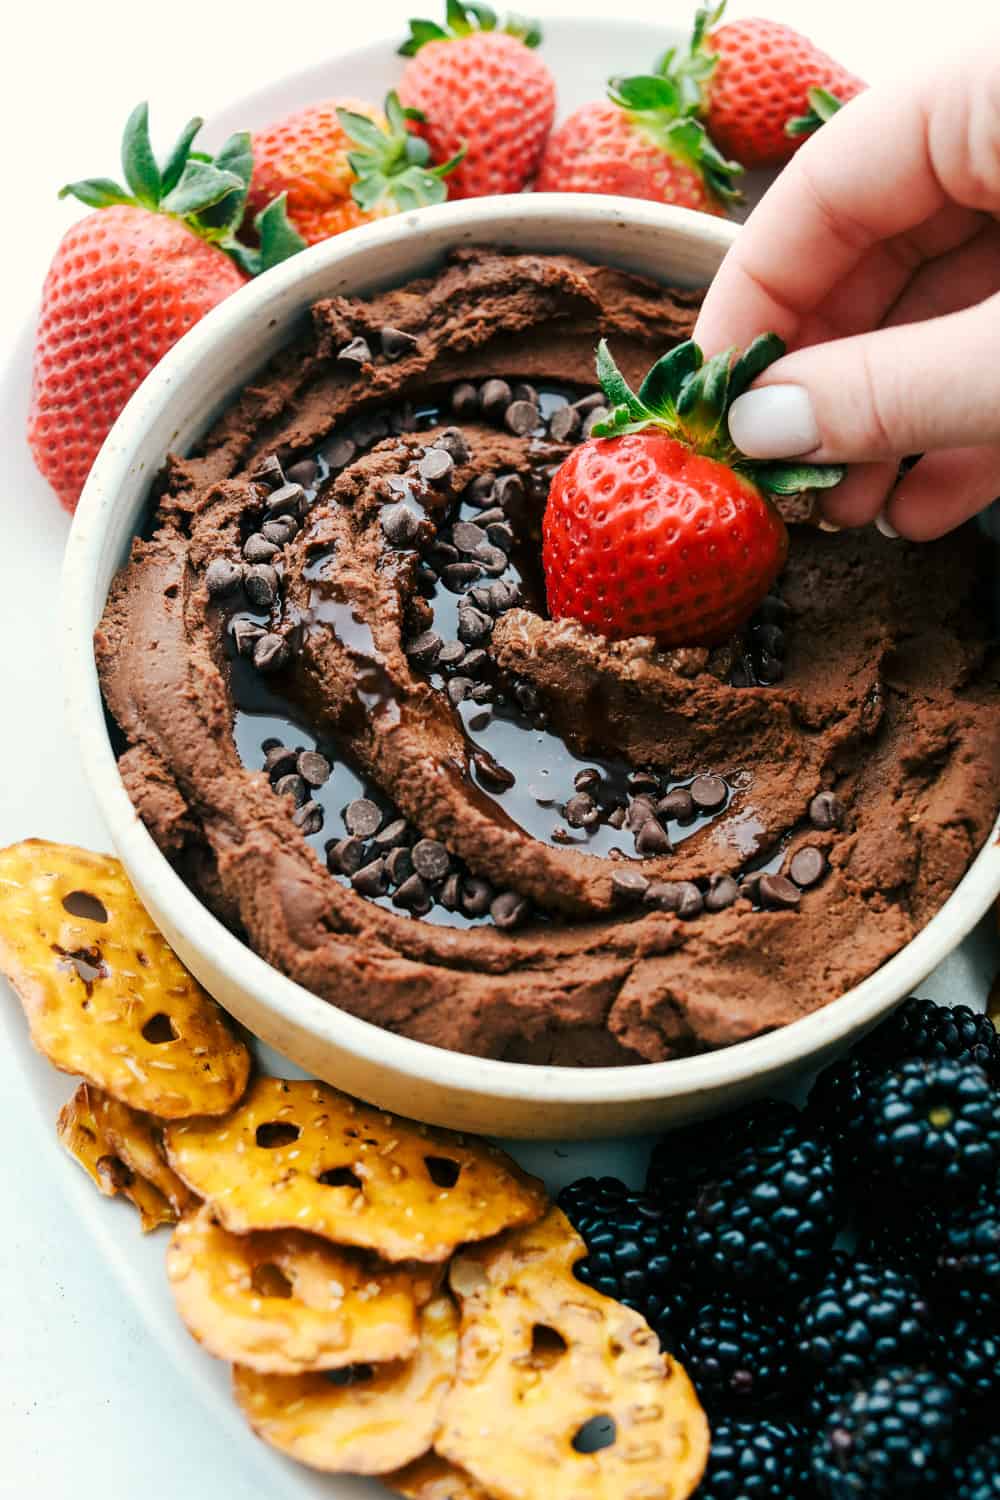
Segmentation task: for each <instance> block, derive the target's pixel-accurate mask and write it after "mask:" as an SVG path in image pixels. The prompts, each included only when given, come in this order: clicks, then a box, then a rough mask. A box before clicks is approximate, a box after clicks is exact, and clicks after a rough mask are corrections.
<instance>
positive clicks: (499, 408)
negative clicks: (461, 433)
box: [479, 380, 513, 422]
mask: <svg viewBox="0 0 1000 1500" xmlns="http://www.w3.org/2000/svg"><path fill="white" fill-rule="evenodd" d="M512 399H513V396H512V393H511V389H510V386H509V385H508V384H507V382H506V380H487V381H486V382H485V384H484V385H483V387H482V389H481V390H480V392H479V406H480V409H481V411H482V413H483V416H484V417H490V418H491V419H492V420H494V421H497V422H498V421H500V420H501V419H502V417H503V415H504V412H505V411H506V410H507V408H508V406H509V405H510V403H511V401H512Z"/></svg>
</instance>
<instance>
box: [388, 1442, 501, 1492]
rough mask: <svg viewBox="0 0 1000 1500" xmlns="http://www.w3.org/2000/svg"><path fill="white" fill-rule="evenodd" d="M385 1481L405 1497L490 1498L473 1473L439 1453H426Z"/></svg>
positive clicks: (389, 1475) (390, 1475)
mask: <svg viewBox="0 0 1000 1500" xmlns="http://www.w3.org/2000/svg"><path fill="white" fill-rule="evenodd" d="M385 1483H386V1484H387V1485H388V1486H389V1488H390V1489H391V1490H395V1491H396V1494H397V1495H404V1496H405V1497H406V1500H490V1496H489V1495H487V1493H486V1491H485V1490H484V1489H481V1488H480V1486H479V1485H478V1484H477V1483H476V1481H475V1480H474V1479H473V1478H472V1477H471V1475H469V1474H464V1473H463V1472H462V1470H461V1469H456V1468H455V1465H454V1464H450V1463H449V1462H448V1460H447V1459H446V1458H441V1457H440V1456H439V1455H438V1454H437V1453H425V1454H424V1456H423V1458H418V1459H415V1460H414V1462H413V1463H412V1464H407V1466H406V1468H405V1469H398V1470H397V1471H396V1473H395V1474H386V1476H385Z"/></svg>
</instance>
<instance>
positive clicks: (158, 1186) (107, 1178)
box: [56, 1083, 193, 1234]
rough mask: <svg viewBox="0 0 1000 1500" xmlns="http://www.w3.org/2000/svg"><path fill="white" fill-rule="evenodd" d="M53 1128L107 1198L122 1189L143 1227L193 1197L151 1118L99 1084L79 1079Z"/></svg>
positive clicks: (169, 1217)
mask: <svg viewBox="0 0 1000 1500" xmlns="http://www.w3.org/2000/svg"><path fill="white" fill-rule="evenodd" d="M109 1105H110V1106H111V1108H110V1109H108V1106H109ZM109 1121H113V1125H112V1124H109ZM56 1130H57V1131H58V1134H59V1139H60V1140H61V1141H62V1143H63V1145H64V1146H65V1147H66V1150H67V1151H68V1152H69V1153H70V1155H71V1156H73V1157H75V1158H76V1160H77V1161H78V1162H79V1163H80V1165H81V1167H83V1169H84V1171H85V1172H86V1173H87V1174H88V1176H89V1177H91V1178H92V1179H93V1181H94V1182H95V1184H96V1185H97V1188H98V1191H99V1192H101V1193H103V1194H104V1196H105V1197H106V1198H114V1197H116V1196H117V1195H118V1194H119V1193H121V1194H122V1196H123V1197H124V1198H127V1199H128V1200H129V1202H130V1203H133V1204H134V1205H135V1207H136V1208H137V1209H138V1210H139V1221H140V1223H141V1225H142V1229H143V1233H146V1234H148V1233H149V1231H150V1230H151V1229H156V1228H157V1227H158V1226H159V1225H160V1224H174V1223H176V1221H177V1217H178V1215H179V1214H180V1213H181V1212H182V1211H183V1209H184V1208H185V1207H187V1206H188V1205H189V1204H190V1203H191V1202H193V1197H192V1194H191V1193H190V1192H189V1191H188V1189H187V1188H186V1187H185V1186H184V1184H183V1182H181V1180H180V1178H179V1177H175V1175H174V1173H173V1172H172V1171H171V1170H170V1168H169V1167H168V1166H167V1164H166V1162H165V1161H164V1160H163V1158H162V1156H160V1154H159V1152H158V1150H157V1146H156V1137H155V1127H154V1124H153V1122H152V1121H151V1120H149V1119H148V1118H147V1117H146V1116H145V1115H140V1114H138V1113H137V1112H136V1111H135V1110H130V1109H129V1108H128V1106H127V1105H125V1104H119V1103H118V1102H117V1100H114V1099H108V1097H107V1095H106V1094H102V1093H101V1091H100V1089H95V1088H92V1087H91V1086H90V1085H89V1084H87V1083H81V1084H80V1087H79V1088H78V1089H77V1091H76V1093H75V1094H74V1095H73V1097H72V1099H70V1100H68V1101H67V1103H66V1104H64V1105H63V1107H62V1109H61V1110H60V1111H59V1119H58V1121H57V1123H56Z"/></svg>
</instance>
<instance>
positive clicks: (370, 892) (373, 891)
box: [351, 859, 389, 897]
mask: <svg viewBox="0 0 1000 1500" xmlns="http://www.w3.org/2000/svg"><path fill="white" fill-rule="evenodd" d="M351 885H352V886H353V887H354V889H355V890H356V891H357V893H358V895H359V896H369V897H375V896H384V895H385V893H386V891H387V890H388V889H389V871H388V870H387V869H386V867H385V860H384V859H373V860H371V861H370V862H369V863H368V864H367V865H362V866H361V868H360V870H355V872H354V874H353V875H352V876H351Z"/></svg>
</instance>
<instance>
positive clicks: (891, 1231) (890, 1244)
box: [855, 1195, 944, 1279]
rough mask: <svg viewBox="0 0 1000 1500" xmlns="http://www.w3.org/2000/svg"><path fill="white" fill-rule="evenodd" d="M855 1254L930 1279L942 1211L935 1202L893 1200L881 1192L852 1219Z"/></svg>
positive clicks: (878, 1263) (940, 1229)
mask: <svg viewBox="0 0 1000 1500" xmlns="http://www.w3.org/2000/svg"><path fill="white" fill-rule="evenodd" d="M855 1228H856V1230H857V1235H858V1255H859V1257H860V1258H861V1259H864V1260H869V1261H874V1262H875V1264H876V1265H884V1266H893V1267H894V1268H895V1269H896V1270H897V1271H905V1272H908V1273H910V1274H912V1275H914V1276H918V1277H920V1278H921V1279H930V1276H931V1274H932V1272H933V1270H934V1268H935V1265H936V1263H937V1255H938V1249H939V1246H940V1243H941V1240H942V1237H943V1235H944V1214H943V1211H942V1209H941V1207H940V1206H939V1205H938V1204H936V1203H897V1202H895V1201H893V1199H892V1198H891V1197H890V1198H889V1199H888V1201H886V1200H885V1199H884V1198H883V1197H882V1196H881V1195H880V1196H879V1198H878V1199H876V1200H874V1201H870V1202H869V1203H868V1204H867V1205H866V1206H865V1207H864V1208H863V1209H861V1210H860V1211H859V1213H858V1215H857V1217H856V1219H855Z"/></svg>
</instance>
